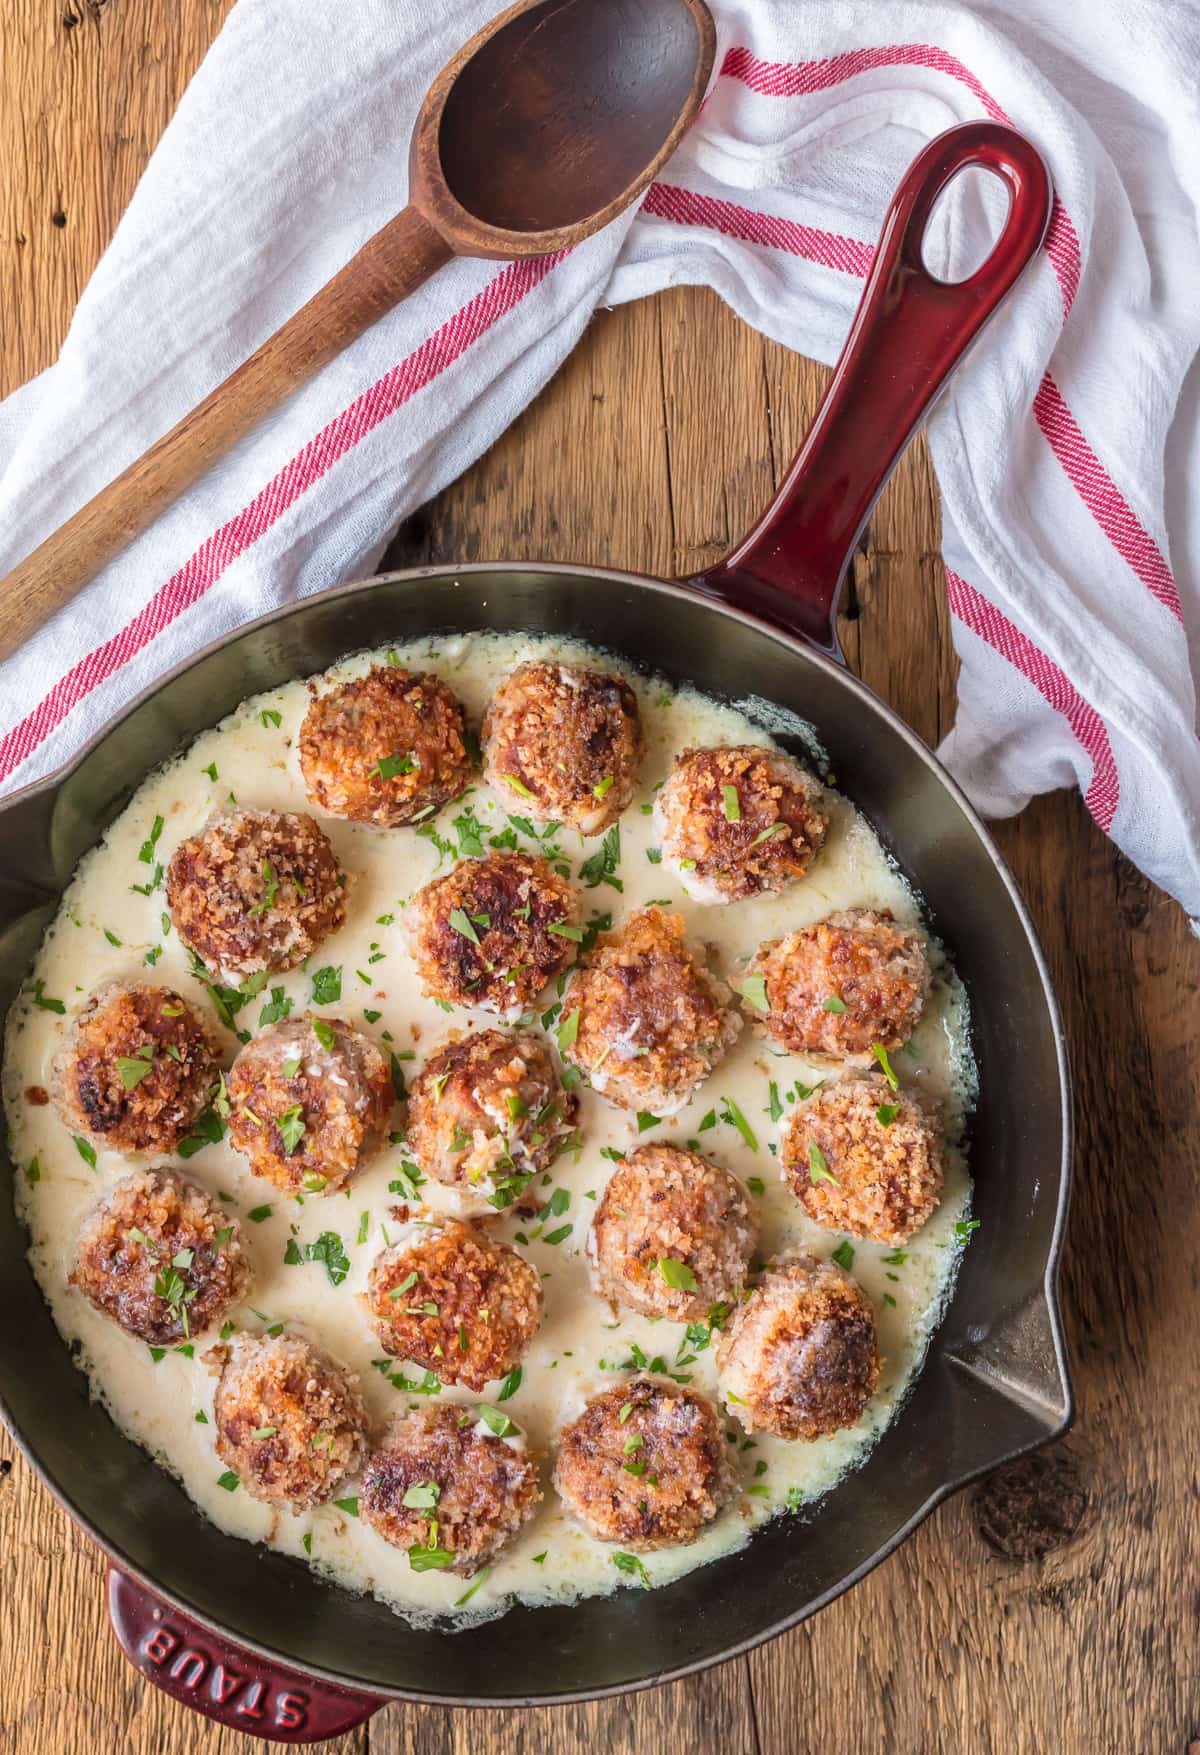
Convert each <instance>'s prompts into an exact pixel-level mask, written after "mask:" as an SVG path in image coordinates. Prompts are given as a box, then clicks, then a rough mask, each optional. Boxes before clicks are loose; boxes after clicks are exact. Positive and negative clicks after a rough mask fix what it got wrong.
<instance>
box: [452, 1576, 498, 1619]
mask: <svg viewBox="0 0 1200 1755" xmlns="http://www.w3.org/2000/svg"><path fill="white" fill-rule="evenodd" d="M491 1575H492V1569H491V1567H490V1566H485V1567H484V1569H483V1571H482V1572H479V1573H477V1574H476V1575H475V1581H474V1583H473V1584H471V1585H470V1586H468V1588H467V1589H466V1590H465V1591H464V1592H463V1594H462V1595H461V1597H455V1599H454V1603H453V1607H454V1608H456V1609H461V1608H462V1607H463V1606H464V1604H466V1603H469V1602H470V1600H471V1598H472V1597H473V1596H474V1595H475V1592H476V1591H477V1590H479V1589H480V1588H481V1587H482V1586H483V1585H485V1584H486V1583H487V1581H488V1579H489V1578H490V1577H491Z"/></svg>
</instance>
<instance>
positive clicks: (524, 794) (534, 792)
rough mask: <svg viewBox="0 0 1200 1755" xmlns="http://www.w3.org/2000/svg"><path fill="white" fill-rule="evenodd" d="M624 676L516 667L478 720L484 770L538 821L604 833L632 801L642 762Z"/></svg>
mask: <svg viewBox="0 0 1200 1755" xmlns="http://www.w3.org/2000/svg"><path fill="white" fill-rule="evenodd" d="M642 748H643V744H642V726H641V720H640V718H639V715H638V703H637V696H636V695H635V694H634V692H633V690H632V689H631V688H630V686H629V684H628V683H627V682H626V681H625V679H624V677H621V676H617V675H615V674H613V673H611V672H605V671H602V670H580V669H578V668H577V667H576V666H574V665H570V664H554V663H551V662H550V661H549V660H546V659H539V660H536V661H534V662H533V663H529V664H521V665H518V667H517V669H516V670H514V671H513V673H512V675H511V676H509V677H507V678H506V679H505V680H504V682H502V683H501V684H500V687H499V688H498V689H497V690H496V693H495V695H494V696H493V697H492V702H491V705H490V706H489V708H488V710H487V715H486V717H485V718H484V721H483V758H484V772H485V774H486V776H487V778H488V779H489V780H490V781H491V783H492V785H493V786H495V788H496V789H497V791H498V792H500V793H501V794H506V795H507V796H508V797H509V798H511V799H512V800H513V801H514V808H515V809H518V810H520V811H523V812H524V813H526V814H527V815H529V816H532V817H534V818H535V819H536V820H537V821H539V822H547V821H550V822H556V823H568V824H569V825H570V826H571V827H572V828H573V829H578V830H579V832H580V834H581V835H599V834H602V833H603V831H604V830H605V829H607V828H608V827H609V826H610V825H611V824H612V823H615V822H616V820H617V818H618V817H619V816H620V814H621V812H622V811H623V810H624V809H625V807H626V806H627V805H628V804H629V802H630V801H631V799H632V798H633V793H634V788H635V787H636V785H637V775H638V764H639V763H640V761H641V759H642Z"/></svg>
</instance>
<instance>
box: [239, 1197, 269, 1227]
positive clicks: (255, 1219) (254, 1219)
mask: <svg viewBox="0 0 1200 1755" xmlns="http://www.w3.org/2000/svg"><path fill="white" fill-rule="evenodd" d="M274 1211H275V1208H274V1207H273V1206H272V1205H271V1203H270V1201H268V1202H267V1204H266V1206H263V1207H251V1209H250V1211H249V1212H248V1213H247V1214H246V1217H247V1218H248V1219H249V1221H250V1223H251V1224H252V1225H261V1224H262V1222H263V1220H264V1219H269V1218H270V1217H271V1214H272V1213H273V1212H274Z"/></svg>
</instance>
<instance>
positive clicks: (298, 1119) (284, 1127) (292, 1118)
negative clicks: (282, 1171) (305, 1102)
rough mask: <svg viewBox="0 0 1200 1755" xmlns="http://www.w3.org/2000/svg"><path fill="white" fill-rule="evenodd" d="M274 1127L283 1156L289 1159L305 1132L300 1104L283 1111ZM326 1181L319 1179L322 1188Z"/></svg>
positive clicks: (323, 1178) (324, 1178) (294, 1104)
mask: <svg viewBox="0 0 1200 1755" xmlns="http://www.w3.org/2000/svg"><path fill="white" fill-rule="evenodd" d="M276 1126H277V1127H278V1129H279V1135H280V1138H281V1139H282V1140H283V1151H284V1156H285V1157H287V1158H290V1157H291V1156H292V1154H293V1153H294V1152H295V1150H296V1148H297V1146H298V1145H299V1144H300V1141H301V1140H302V1139H303V1138H304V1135H305V1133H306V1132H307V1129H306V1128H305V1125H304V1111H303V1109H302V1108H301V1106H300V1104H299V1103H293V1104H292V1106H291V1108H290V1109H285V1110H284V1112H283V1114H282V1115H281V1116H280V1117H279V1119H278V1121H277V1122H276ZM326 1181H327V1178H326V1177H322V1178H321V1183H322V1186H324V1184H325V1182H326Z"/></svg>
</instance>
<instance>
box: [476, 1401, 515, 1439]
mask: <svg viewBox="0 0 1200 1755" xmlns="http://www.w3.org/2000/svg"><path fill="white" fill-rule="evenodd" d="M475 1412H476V1413H477V1414H478V1415H479V1418H480V1419H481V1420H482V1421H483V1423H484V1425H485V1426H486V1427H487V1429H488V1431H489V1432H491V1433H493V1434H494V1435H495V1437H497V1438H507V1437H508V1436H509V1434H510V1433H512V1432H517V1431H519V1430H520V1428H519V1427H518V1426H517V1425H516V1424H515V1423H514V1422H513V1421H512V1420H510V1419H509V1417H508V1415H507V1414H506V1413H504V1412H503V1410H502V1409H500V1408H493V1407H492V1406H491V1405H490V1403H488V1402H480V1403H479V1404H478V1406H477V1407H476V1409H475Z"/></svg>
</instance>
